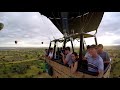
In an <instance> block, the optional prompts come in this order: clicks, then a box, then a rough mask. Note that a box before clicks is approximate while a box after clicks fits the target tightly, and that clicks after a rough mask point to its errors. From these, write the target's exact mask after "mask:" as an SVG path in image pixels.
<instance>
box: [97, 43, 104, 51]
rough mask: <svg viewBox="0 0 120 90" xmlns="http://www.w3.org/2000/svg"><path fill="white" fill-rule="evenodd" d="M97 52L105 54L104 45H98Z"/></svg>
mask: <svg viewBox="0 0 120 90" xmlns="http://www.w3.org/2000/svg"><path fill="white" fill-rule="evenodd" d="M97 52H98V53H102V52H103V45H102V44H99V45H98V48H97Z"/></svg>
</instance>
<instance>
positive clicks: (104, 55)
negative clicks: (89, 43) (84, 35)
mask: <svg viewBox="0 0 120 90" xmlns="http://www.w3.org/2000/svg"><path fill="white" fill-rule="evenodd" d="M97 52H98V54H99V55H100V56H101V58H102V59H103V62H104V67H107V65H108V64H109V63H110V57H109V55H108V53H107V52H105V51H104V50H103V45H102V44H99V45H98V48H97Z"/></svg>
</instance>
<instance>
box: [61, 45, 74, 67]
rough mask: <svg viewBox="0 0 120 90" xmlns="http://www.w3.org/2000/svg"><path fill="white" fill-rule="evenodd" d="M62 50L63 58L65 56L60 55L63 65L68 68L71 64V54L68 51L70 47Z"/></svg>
mask: <svg viewBox="0 0 120 90" xmlns="http://www.w3.org/2000/svg"><path fill="white" fill-rule="evenodd" d="M64 50H65V52H64V53H65V55H66V57H65V55H64V54H63V53H61V55H62V60H63V63H64V65H66V66H70V65H71V63H72V58H71V54H72V52H71V51H70V47H66V48H65V49H64Z"/></svg>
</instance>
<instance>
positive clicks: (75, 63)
mask: <svg viewBox="0 0 120 90" xmlns="http://www.w3.org/2000/svg"><path fill="white" fill-rule="evenodd" d="M71 57H72V62H71V63H69V65H70V67H71V73H75V72H76V70H77V66H78V54H77V53H76V52H73V53H72V54H71Z"/></svg>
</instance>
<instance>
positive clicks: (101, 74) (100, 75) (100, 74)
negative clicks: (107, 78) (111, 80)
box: [98, 70, 104, 78]
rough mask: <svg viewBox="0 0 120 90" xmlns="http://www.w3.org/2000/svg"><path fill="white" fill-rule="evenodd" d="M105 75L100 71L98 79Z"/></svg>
mask: <svg viewBox="0 0 120 90" xmlns="http://www.w3.org/2000/svg"><path fill="white" fill-rule="evenodd" d="M103 73H104V71H103V70H100V71H99V74H98V78H102V77H103Z"/></svg>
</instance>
